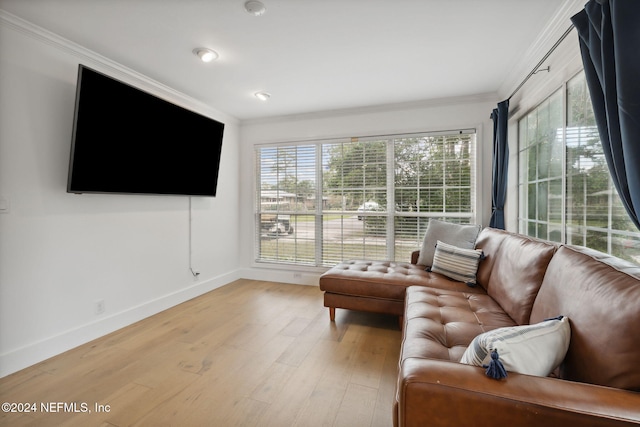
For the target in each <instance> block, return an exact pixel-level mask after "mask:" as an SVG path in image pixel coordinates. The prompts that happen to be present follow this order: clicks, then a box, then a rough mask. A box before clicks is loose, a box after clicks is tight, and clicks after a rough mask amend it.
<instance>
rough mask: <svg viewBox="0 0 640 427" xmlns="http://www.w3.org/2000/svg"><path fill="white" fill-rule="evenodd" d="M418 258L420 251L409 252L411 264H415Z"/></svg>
mask: <svg viewBox="0 0 640 427" xmlns="http://www.w3.org/2000/svg"><path fill="white" fill-rule="evenodd" d="M419 256H420V251H413V252H411V264H417V263H418V257H419Z"/></svg>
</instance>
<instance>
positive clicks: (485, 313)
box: [400, 286, 516, 363]
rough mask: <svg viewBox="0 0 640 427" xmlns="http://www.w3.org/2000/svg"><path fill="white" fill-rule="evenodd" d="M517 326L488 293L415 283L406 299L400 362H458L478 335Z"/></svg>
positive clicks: (408, 290)
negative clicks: (439, 360)
mask: <svg viewBox="0 0 640 427" xmlns="http://www.w3.org/2000/svg"><path fill="white" fill-rule="evenodd" d="M479 289H482V288H479ZM474 290H475V288H474ZM515 325H516V323H515V322H514V321H513V319H511V318H510V317H509V316H508V315H507V314H506V313H505V312H504V310H503V309H502V308H501V307H500V306H499V305H498V304H497V303H496V302H495V301H494V300H493V298H491V297H490V296H489V295H487V294H486V293H478V292H475V293H471V292H461V291H455V290H444V289H436V288H430V287H424V286H411V287H409V288H408V289H407V294H406V299H405V319H404V328H403V343H402V349H401V354H400V363H402V361H403V360H404V359H406V358H409V357H422V358H433V359H443V360H451V361H456V362H457V361H459V360H460V358H461V357H462V355H463V354H464V352H465V350H466V349H467V347H468V346H469V344H470V343H471V341H473V339H474V338H475V337H476V336H478V335H480V334H482V333H484V332H487V331H490V330H493V329H497V328H502V327H505V326H515Z"/></svg>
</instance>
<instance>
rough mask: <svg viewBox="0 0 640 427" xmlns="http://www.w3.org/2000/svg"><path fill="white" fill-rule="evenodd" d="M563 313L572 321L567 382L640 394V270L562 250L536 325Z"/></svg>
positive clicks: (542, 294)
mask: <svg viewBox="0 0 640 427" xmlns="http://www.w3.org/2000/svg"><path fill="white" fill-rule="evenodd" d="M558 315H564V316H567V317H569V319H570V323H571V341H570V343H569V350H568V351H567V356H566V358H565V360H564V362H563V363H562V365H561V366H560V372H559V375H560V376H561V377H562V378H565V379H568V380H571V381H579V382H586V383H592V384H599V385H604V386H610V387H616V388H623V389H627V390H634V391H640V338H639V337H640V266H638V265H635V264H631V263H628V262H625V261H622V260H620V259H618V258H615V257H612V256H610V255H606V254H603V253H600V252H597V251H594V250H590V249H586V248H578V247H573V246H563V247H561V248H560V249H559V250H558V251H557V253H556V254H555V256H554V257H553V259H552V260H551V262H550V263H549V267H548V269H547V273H546V275H545V278H544V281H543V283H542V286H541V288H540V291H539V292H538V297H537V298H536V301H535V303H534V306H533V310H532V312H531V322H539V321H541V320H543V319H546V318H549V317H554V316H558Z"/></svg>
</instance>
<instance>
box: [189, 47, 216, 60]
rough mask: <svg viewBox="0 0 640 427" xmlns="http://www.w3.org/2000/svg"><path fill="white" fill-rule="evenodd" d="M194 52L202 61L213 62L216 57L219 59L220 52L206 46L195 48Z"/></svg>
mask: <svg viewBox="0 0 640 427" xmlns="http://www.w3.org/2000/svg"><path fill="white" fill-rule="evenodd" d="M193 53H194V54H195V55H197V56H198V58H200V60H201V61H202V62H211V61H213V60H214V59H218V56H219V55H218V52H216V51H215V50H211V49H207V48H204V47H198V48H196V49H193Z"/></svg>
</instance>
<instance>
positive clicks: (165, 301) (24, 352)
mask: <svg viewBox="0 0 640 427" xmlns="http://www.w3.org/2000/svg"><path fill="white" fill-rule="evenodd" d="M241 277H243V276H241V271H240V270H236V271H232V272H230V273H227V274H224V275H221V276H217V277H214V278H212V279H209V280H206V281H202V282H198V283H196V284H194V285H193V286H189V287H187V288H184V289H181V290H180V291H177V292H174V293H172V294H168V295H165V296H163V297H160V298H157V299H155V300H151V301H148V302H146V303H144V304H140V305H138V306H135V307H131V308H129V309H127V310H125V311H122V312H119V313H114V314H112V315H109V316H106V317H104V318H101V319H99V320H96V321H93V322H89V323H86V324H84V325H82V326H79V327H77V328H74V329H71V330H68V331H65V332H62V333H60V334H58V335H54V336H52V337H49V338H45V339H43V340H41V341H38V342H35V343H32V344H29V345H26V346H24V347H21V348H18V349H15V350H12V351H9V352H7V353H4V354H1V355H0V378H2V377H5V376H7V375H9V374H12V373H14V372H17V371H19V370H21V369H24V368H27V367H29V366H31V365H34V364H36V363H38V362H42V361H43V360H46V359H48V358H50V357H53V356H55V355H58V354H60V353H63V352H65V351H67V350H71V349H72V348H75V347H77V346H79V345H82V344H85V343H88V342H89V341H92V340H94V339H97V338H100V337H102V336H104V335H107V334H109V333H111V332H114V331H117V330H118V329H121V328H124V327H125V326H129V325H131V324H133V323H135V322H138V321H140V320H142V319H145V318H147V317H149V316H153V315H154V314H157V313H160V312H161V311H164V310H166V309H168V308H171V307H173V306H175V305H178V304H181V303H183V302H185V301H188V300H190V299H193V298H195V297H198V296H200V295H203V294H205V293H207V292H209V291H212V290H214V289H216V288H219V287H221V286H224V285H226V284H228V283H231V282H233V281H234V280H237V279H239V278H241ZM262 280H264V279H262Z"/></svg>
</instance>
